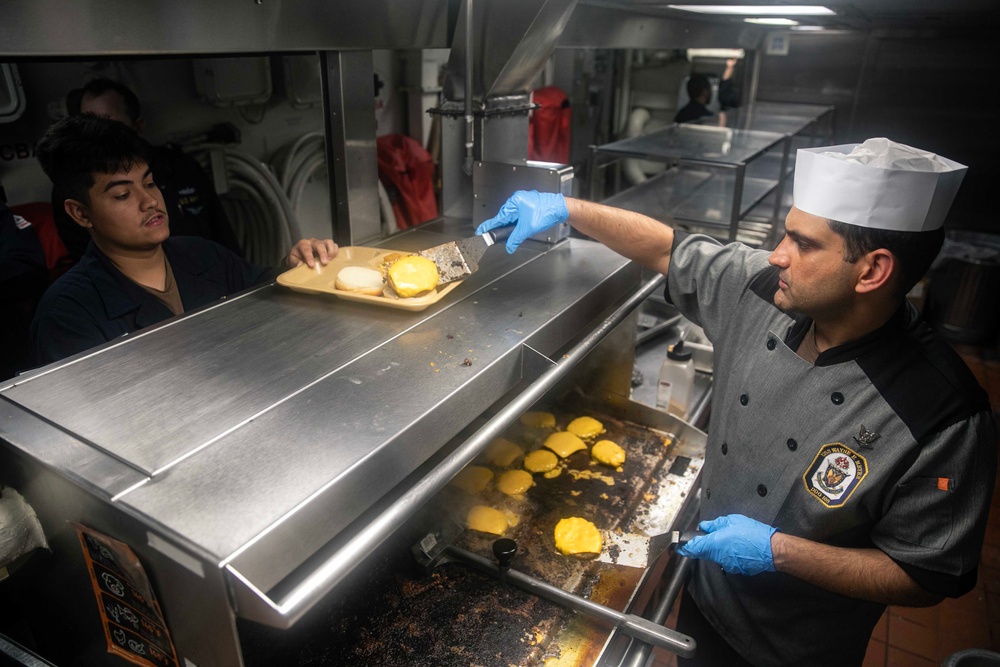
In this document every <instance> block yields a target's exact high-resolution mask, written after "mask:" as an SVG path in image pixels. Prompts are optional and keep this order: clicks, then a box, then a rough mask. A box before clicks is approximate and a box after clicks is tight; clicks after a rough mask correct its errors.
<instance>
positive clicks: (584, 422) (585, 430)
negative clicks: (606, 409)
mask: <svg viewBox="0 0 1000 667" xmlns="http://www.w3.org/2000/svg"><path fill="white" fill-rule="evenodd" d="M566 430H567V431H569V432H570V433H572V434H573V435H576V436H579V437H581V438H583V439H584V440H589V439H590V438H594V437H597V436H599V435H600V434H602V433H604V424H602V423H601V422H599V421H597V420H596V419H594V418H593V417H577V418H576V419H574V420H573V421H571V422H570V423H569V426H567V427H566Z"/></svg>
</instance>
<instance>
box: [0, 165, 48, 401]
mask: <svg viewBox="0 0 1000 667" xmlns="http://www.w3.org/2000/svg"><path fill="white" fill-rule="evenodd" d="M48 283H49V280H48V271H47V269H46V266H45V253H44V252H43V251H42V246H41V243H39V241H38V237H37V236H36V234H35V229H34V227H33V226H32V224H31V223H30V222H28V221H27V220H25V219H24V218H22V217H20V216H17V215H14V214H13V213H11V211H10V209H9V208H7V200H6V198H5V197H4V193H3V185H2V184H0V313H3V316H4V323H3V325H2V326H0V381H3V380H6V379H8V378H10V377H13V376H14V375H15V374H16V373H18V372H19V371H22V370H24V369H26V368H30V366H31V361H30V359H31V358H30V355H29V347H28V329H29V326H30V324H31V319H32V316H33V315H34V314H35V308H36V307H37V306H38V301H39V300H40V299H41V298H42V293H43V292H45V288H46V286H47V285H48Z"/></svg>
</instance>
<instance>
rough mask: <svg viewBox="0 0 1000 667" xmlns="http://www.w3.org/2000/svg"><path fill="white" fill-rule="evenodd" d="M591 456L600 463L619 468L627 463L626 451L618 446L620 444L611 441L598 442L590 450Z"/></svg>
mask: <svg viewBox="0 0 1000 667" xmlns="http://www.w3.org/2000/svg"><path fill="white" fill-rule="evenodd" d="M590 455H591V457H593V459H594V460H595V461H597V462H598V463H603V464H604V465H606V466H611V467H612V468H617V467H618V466H620V465H621V464H623V463H625V450H624V449H622V448H621V447H619V446H618V443H616V442H611V441H610V440H598V441H597V443H596V444H595V445H594V446H593V447H591V448H590Z"/></svg>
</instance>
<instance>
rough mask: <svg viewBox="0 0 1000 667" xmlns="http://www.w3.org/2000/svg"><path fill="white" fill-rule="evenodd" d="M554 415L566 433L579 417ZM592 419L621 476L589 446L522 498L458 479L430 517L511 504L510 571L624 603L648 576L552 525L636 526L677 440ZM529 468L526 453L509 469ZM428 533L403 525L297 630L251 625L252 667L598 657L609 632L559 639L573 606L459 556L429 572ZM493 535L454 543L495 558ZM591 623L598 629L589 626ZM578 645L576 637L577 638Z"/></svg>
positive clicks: (518, 436)
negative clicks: (575, 552) (570, 540)
mask: <svg viewBox="0 0 1000 667" xmlns="http://www.w3.org/2000/svg"><path fill="white" fill-rule="evenodd" d="M555 414H556V420H557V429H558V430H562V429H564V428H565V427H566V425H567V424H568V423H569V422H570V421H571V420H572V419H573V418H575V417H578V416H580V413H570V412H556V413H555ZM590 416H593V417H595V418H596V419H598V420H599V421H601V422H602V423H603V424H604V427H605V429H607V432H606V433H604V434H602V435H600V436H598V437H596V438H594V439H592V440H590V441H588V445H591V444H593V442H596V441H597V440H599V439H608V440H613V441H615V442H617V443H618V444H619V445H621V446H622V447H623V448H624V449H625V451H626V452H627V459H626V461H625V464H624V466H623V467H622V471H621V472H618V471H616V470H615V469H613V468H608V467H606V466H602V465H599V464H596V463H593V462H591V460H590V453H589V447H588V450H587V451H580V452H576V453H574V454H573V455H571V456H570V457H568V458H567V459H565V460H564V461H563V464H564V465H565V469H564V470H563V472H562V473H561V474H560V475H559V476H558V477H555V478H552V479H546V478H544V477H543V476H542V475H541V474H536V475H534V478H535V486H534V487H533V488H531V489H530V490H529V491H528V492H527V493H526V494H525V496H524V497H523V498H520V499H517V498H511V497H508V496H505V495H504V494H502V493H500V492H499V491H498V490H496V488H495V486H494V484H493V482H491V483H490V485H489V486H488V487H487V489H486V490H485V491H483V492H482V493H481V494H476V495H474V496H470V495H468V494H466V493H464V492H462V491H460V490H459V489H457V488H454V487H449V488H447V489H445V490H444V491H443V492H442V493H441V494H440V495H439V497H438V498H437V499H436V501H435V502H434V503H433V504H434V505H435V507H429V508H427V514H428V515H430V514H432V513H433V514H436V515H438V514H440V513H442V512H445V513H450V514H452V515H453V516H454V517H455V518H457V519H458V520H459V521H461V522H464V518H465V513H466V512H467V510H468V508H469V507H471V506H473V505H476V504H484V505H489V506H491V507H495V508H497V509H500V510H504V511H507V512H508V513H510V514H511V515H513V516H516V517H517V521H518V523H517V525H516V526H514V527H512V528H511V529H509V530H508V532H507V535H506V536H507V537H511V538H513V539H515V540H516V541H517V543H518V553H517V556H516V557H515V559H514V562H513V565H512V567H514V568H515V569H518V570H520V571H522V572H525V573H527V574H531V575H533V576H536V577H538V578H540V579H543V580H544V581H547V582H549V583H552V584H554V585H556V586H560V587H562V588H564V589H566V590H571V591H575V592H577V593H580V594H581V595H584V596H587V597H590V598H592V599H594V600H596V601H598V602H603V603H607V604H609V605H610V606H614V607H615V608H617V609H622V608H623V606H624V604H625V602H626V601H627V600H628V598H629V595H630V594H631V592H632V590H634V587H635V585H636V584H637V582H638V578H639V576H640V575H641V572H640V571H638V570H634V569H631V568H628V569H626V568H616V567H615V566H609V565H604V564H600V563H597V562H594V561H589V560H579V559H576V558H570V557H566V556H562V555H560V554H559V553H557V552H556V549H555V542H554V538H553V529H554V527H555V524H556V523H557V522H558V521H559V519H561V518H564V517H568V516H580V517H583V518H586V519H588V520H590V521H592V522H594V524H595V525H597V527H598V528H600V529H612V530H613V529H615V528H625V529H627V528H628V522H629V520H630V519H631V518H633V516H634V514H635V511H636V509H637V507H638V506H639V504H640V503H641V502H642V501H643V497H644V495H646V494H651V493H655V490H656V486H657V485H656V483H655V482H654V481H653V480H655V479H656V478H657V477H658V476H659V475H660V474H661V468H662V465H663V462H664V459H665V458H666V454H667V453H668V451H669V446H668V445H669V444H670V438H669V437H666V436H665V434H663V433H658V432H655V431H652V430H650V429H647V428H645V427H641V426H637V425H635V424H630V423H625V422H620V421H617V420H614V419H611V418H610V417H606V416H602V415H599V414H591V415H590ZM552 432H554V431H552V430H547V429H535V428H529V427H525V426H522V425H520V424H516V425H515V426H512V427H511V428H510V429H509V430H508V433H507V434H505V437H506V438H507V439H509V440H512V441H513V442H515V443H517V444H519V445H520V446H521V447H522V448H524V450H525V452H526V453H527V452H530V451H532V450H534V449H537V448H540V447H541V445H542V442H543V441H544V439H545V437H546V436H547V435H549V434H551V433H552ZM475 464H476V465H483V466H485V467H489V468H491V469H493V470H494V473H495V474H496V475H499V474H500V473H501V472H502V471H503V470H504V469H501V468H496V467H495V466H492V465H491V464H490V463H489V462H488V461H487V460H486V458H485V456H484V457H481V459H480V460H479V461H476V462H475ZM520 465H521V459H520V458H519V459H517V460H516V461H514V462H513V463H512V464H511V465H510V466H509V467H508V468H506V469H510V468H519V467H520ZM571 471H578V472H582V473H583V476H580V475H574V474H573V473H572V472H571ZM665 472H666V471H662V473H664V474H665ZM495 481H496V477H494V482H495ZM608 481H611V482H612V484H608V483H607V482H608ZM419 538H420V535H419V534H417V533H414V532H412V531H410V530H407V529H405V528H404V529H403V530H401V531H400V534H399V535H397V536H395V537H394V538H393V539H392V540H390V541H389V542H387V543H386V545H383V547H382V548H380V550H379V552H378V553H377V554H373V556H372V558H370V559H369V560H368V562H367V563H366V565H365V566H362V567H361V568H358V571H356V572H355V576H353V577H352V579H351V580H350V581H348V582H345V585H343V586H342V587H341V588H340V589H338V590H337V591H335V592H334V593H333V594H332V595H331V596H330V597H331V602H330V603H329V604H328V605H327V607H325V608H324V609H321V610H316V611H314V612H313V613H311V614H310V615H308V616H307V617H306V618H305V619H304V620H303V621H301V622H300V623H299V624H298V625H296V626H295V627H293V628H292V629H290V630H288V631H280V630H274V629H271V628H263V627H260V626H257V625H255V624H252V623H245V622H242V621H241V622H240V623H241V627H240V633H241V636H242V637H243V638H244V641H243V644H244V646H243V648H244V658H245V661H246V663H247V665H276V664H281V665H303V666H305V665H309V666H311V665H340V664H343V665H380V666H387V665H397V664H399V665H416V666H419V665H434V666H445V665H455V666H459V665H461V666H463V667H465V666H468V665H477V666H482V667H508V666H509V665H541V664H542V662H543V661H544V659H545V658H546V657H554V656H560V654H562V656H563V658H566V657H567V655H568V654H569V653H572V654H573V655H574V656H575V655H577V654H579V655H580V657H581V658H583V657H587V658H588V659H589V660H593V658H594V652H595V651H596V650H599V649H600V645H601V643H602V642H603V635H602V634H598V635H595V636H593V637H590V638H589V639H590V640H591V641H592V643H594V646H593V647H591V649H592V650H590V651H583V652H580V647H579V646H573V647H572V650H570V651H567V650H566V649H569V648H570V647H568V646H567V647H560V646H559V643H560V641H559V639H557V635H558V636H559V637H560V638H563V639H564V640H565V637H566V636H567V632H566V630H565V627H566V626H567V620H568V619H569V618H571V617H572V614H571V613H570V612H567V611H565V610H563V609H562V608H560V607H558V606H555V605H553V604H550V603H548V602H546V601H544V600H540V599H538V598H536V597H535V596H533V595H531V594H529V593H525V592H523V591H521V590H519V589H516V588H513V587H505V586H502V585H501V584H500V583H499V582H498V581H497V580H496V579H492V578H489V577H487V576H486V575H483V574H480V573H479V572H477V571H474V570H472V569H471V568H469V567H467V566H465V565H463V564H460V563H448V564H442V565H439V566H438V567H437V568H436V569H434V570H433V571H431V572H430V573H427V572H424V571H421V570H420V568H419V567H418V566H417V565H416V563H415V562H414V560H413V558H412V556H410V554H409V546H410V545H411V544H413V543H415V542H416V541H417V540H418V539H419ZM494 539H496V537H495V536H492V535H486V534H482V533H476V532H473V531H465V533H463V534H462V536H461V537H460V538H459V539H458V540H457V542H456V543H457V544H459V545H460V546H462V547H464V548H466V549H468V550H470V551H473V552H475V553H478V554H481V555H483V556H486V557H488V558H491V559H492V552H491V548H492V543H493V541H494ZM574 623H576V622H575V621H574ZM583 627H586V628H587V632H594V627H593V626H591V625H589V624H584V625H583ZM570 634H572V633H570ZM573 641H574V643H576V642H577V641H578V640H577V639H576V638H575V637H574V639H573ZM574 661H575V660H574ZM560 664H567V663H565V662H560ZM570 664H572V663H570ZM579 664H589V663H584V662H581V663H579Z"/></svg>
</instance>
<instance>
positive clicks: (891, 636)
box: [652, 345, 1000, 667]
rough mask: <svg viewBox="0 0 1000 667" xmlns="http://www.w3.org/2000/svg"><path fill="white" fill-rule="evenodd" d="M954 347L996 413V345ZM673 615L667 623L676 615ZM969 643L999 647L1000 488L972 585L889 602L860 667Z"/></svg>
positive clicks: (999, 394) (918, 659) (659, 664)
mask: <svg viewBox="0 0 1000 667" xmlns="http://www.w3.org/2000/svg"><path fill="white" fill-rule="evenodd" d="M955 348H956V349H957V350H958V352H959V354H961V355H962V358H963V359H965V361H966V363H967V364H968V365H969V368H971V369H972V372H973V373H974V374H975V375H976V378H977V379H978V380H979V383H980V384H981V385H982V386H983V387H984V388H985V389H986V390H987V391H988V392H989V394H990V402H991V403H992V405H993V410H994V414H995V415H1000V346H992V347H973V346H968V345H956V346H955ZM997 489H1000V466H998V469H997ZM676 613H677V610H676V608H675V609H674V614H676ZM674 614H672V615H671V617H670V618H669V619H668V620H667V625H668V626H672V625H673V623H674V621H675V620H676V619H675V616H674ZM968 648H984V649H990V650H993V651H997V652H1000V491H997V492H995V493H994V495H993V508H992V510H991V512H990V518H989V523H988V526H987V530H986V543H985V544H984V546H983V554H982V560H981V561H980V564H979V581H978V583H977V585H976V588H975V590H973V591H971V592H970V593H967V594H966V595H963V596H962V597H960V598H958V599H954V600H953V599H948V600H945V601H944V602H942V603H941V604H939V605H937V606H934V607H927V608H918V609H914V608H907V607H889V609H887V610H886V612H885V614H884V615H883V616H882V619H881V620H880V621H879V623H878V625H877V626H876V627H875V632H874V633H873V634H872V639H871V642H870V643H869V644H868V654H867V655H866V656H865V661H864V666H863V667H934V666H937V665H941V663H942V662H943V661H944V660H945V659H946V658H947V657H948V656H949V655H951V654H952V653H954V652H955V651H959V650H963V649H968ZM675 665H676V660H675V659H674V656H673V655H672V654H670V653H667V652H659V651H657V653H656V654H655V661H654V663H653V665H652V667H675Z"/></svg>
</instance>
